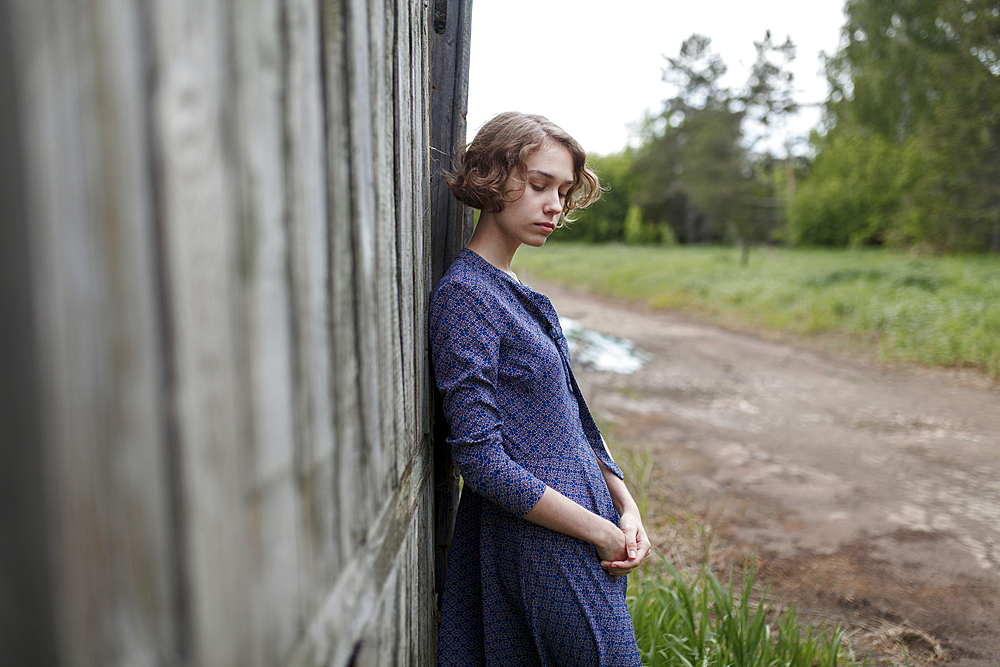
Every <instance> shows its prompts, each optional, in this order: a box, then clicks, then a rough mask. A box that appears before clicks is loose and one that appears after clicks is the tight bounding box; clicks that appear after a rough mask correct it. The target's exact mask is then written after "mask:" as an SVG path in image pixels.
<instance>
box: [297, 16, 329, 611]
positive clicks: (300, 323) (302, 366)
mask: <svg viewBox="0 0 1000 667" xmlns="http://www.w3.org/2000/svg"><path fill="white" fill-rule="evenodd" d="M319 11H320V10H319V6H318V3H317V0H291V1H290V2H289V3H288V4H287V20H286V26H287V33H286V36H285V43H286V45H287V49H288V54H287V65H286V69H287V75H286V79H287V92H286V96H285V97H286V111H285V113H286V118H287V121H286V123H287V130H286V134H287V161H288V164H287V168H286V183H287V184H286V188H285V189H286V193H287V198H288V214H287V219H288V222H287V225H288V234H289V243H290V244H291V252H290V262H291V267H290V268H291V271H290V276H291V286H292V329H293V331H294V333H295V340H294V341H293V350H294V359H295V378H296V383H295V399H294V403H295V407H296V417H295V429H296V436H295V442H296V447H297V448H298V454H297V458H298V475H299V479H300V489H299V492H300V494H301V498H302V500H301V503H302V506H303V516H302V532H301V534H302V547H301V558H302V570H303V571H302V573H301V577H300V578H301V580H302V595H303V596H304V604H305V607H306V608H307V609H308V610H314V609H315V608H316V607H317V606H318V604H319V602H320V600H321V599H322V594H323V592H324V590H325V588H326V587H327V586H330V585H332V584H333V581H334V578H335V576H336V573H337V571H338V569H339V564H340V553H339V550H338V549H337V547H336V543H337V542H336V541H337V539H338V536H339V535H340V528H339V517H338V515H337V512H336V511H335V507H334V499H335V497H336V496H335V487H334V486H333V484H332V482H333V475H332V472H333V469H334V465H335V461H334V460H333V456H334V437H333V412H332V409H331V408H332V402H333V395H332V391H331V381H332V379H331V378H332V376H331V360H332V355H331V349H330V348H331V340H330V333H329V330H330V294H329V289H328V281H327V275H328V267H329V262H330V254H329V253H330V248H329V228H328V219H327V215H328V213H327V205H326V177H327V172H326V164H325V156H326V152H325V150H324V138H325V137H324V127H323V125H324V123H323V98H322V91H323V85H324V82H323V80H322V78H321V77H322V73H323V68H322V61H321V58H322V54H321V44H320V25H319Z"/></svg>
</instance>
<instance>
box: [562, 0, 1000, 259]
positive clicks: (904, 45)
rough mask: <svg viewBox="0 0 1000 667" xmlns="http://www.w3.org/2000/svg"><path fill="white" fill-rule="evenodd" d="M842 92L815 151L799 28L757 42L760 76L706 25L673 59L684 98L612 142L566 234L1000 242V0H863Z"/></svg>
mask: <svg viewBox="0 0 1000 667" xmlns="http://www.w3.org/2000/svg"><path fill="white" fill-rule="evenodd" d="M845 13H846V16H847V20H846V23H845V25H844V26H843V28H842V31H841V42H840V43H841V46H840V48H839V49H838V51H837V52H836V53H835V54H833V55H830V56H827V57H826V64H825V67H826V75H827V79H828V81H829V83H830V93H829V96H828V98H827V100H826V101H825V104H824V105H823V106H824V109H823V123H822V127H821V128H820V129H819V130H815V131H813V132H812V134H811V136H810V137H809V140H808V144H807V146H808V150H807V151H806V154H804V155H803V154H802V151H798V152H796V151H795V150H794V147H793V145H792V143H791V142H789V141H785V142H784V143H782V144H781V145H778V146H776V137H777V136H778V132H777V130H778V129H780V128H781V127H782V125H783V123H784V121H785V119H786V118H787V117H788V115H789V114H792V113H794V112H796V111H797V110H798V103H797V101H796V100H795V97H794V92H795V91H794V80H793V76H792V74H791V72H790V70H789V64H790V63H791V62H792V60H793V59H794V58H795V45H794V44H793V43H792V42H791V40H790V39H786V40H785V41H784V42H778V41H776V40H774V39H773V38H772V35H771V34H770V33H767V34H765V35H764V38H763V39H762V40H761V41H759V42H755V47H756V60H755V62H754V64H753V66H752V67H751V69H750V73H749V77H748V79H747V81H746V82H745V84H744V85H743V86H741V87H739V88H736V89H734V88H731V87H727V86H725V85H723V77H724V75H725V73H726V65H725V63H724V62H723V60H722V58H721V57H720V56H719V55H718V54H717V53H716V52H714V51H713V50H712V47H711V42H710V40H709V39H708V38H707V37H704V36H702V35H692V36H691V37H689V38H688V39H687V40H685V41H684V42H683V44H682V45H681V48H680V51H679V53H678V54H677V55H676V56H673V57H668V58H666V63H667V64H666V67H665V68H664V71H663V79H664V81H665V82H666V83H668V84H669V85H670V86H671V90H672V91H673V93H674V94H673V96H672V97H670V98H668V99H666V100H665V101H664V102H663V105H662V109H661V110H660V111H659V112H658V113H655V114H649V115H647V117H646V118H644V119H643V121H642V123H641V130H640V142H639V145H638V146H637V147H630V148H626V149H625V150H623V151H622V152H619V153H616V154H612V155H606V156H596V157H595V158H593V160H592V163H593V166H594V167H595V169H596V170H597V171H598V173H599V175H600V176H601V178H602V181H603V182H604V183H605V184H606V185H607V186H609V188H608V190H607V191H606V192H605V194H604V196H603V198H602V199H601V200H600V201H598V202H597V203H596V204H595V205H593V206H592V207H591V208H590V209H587V210H585V211H582V212H580V213H578V220H577V221H576V222H574V223H573V224H572V225H571V226H570V228H569V229H567V230H565V231H564V232H563V233H561V234H560V235H559V237H560V238H562V239H574V240H586V241H592V242H603V241H622V242H626V243H672V242H676V243H735V244H738V245H740V246H741V247H742V248H743V257H744V260H745V259H746V256H747V253H748V252H749V250H750V248H751V247H752V246H753V245H756V244H760V243H770V244H793V245H826V246H849V245H852V246H857V245H880V246H887V247H897V248H918V249H921V250H928V251H935V252H956V251H985V250H989V251H992V252H1000V6H998V5H997V3H996V2H995V0H848V2H847V4H846V7H845Z"/></svg>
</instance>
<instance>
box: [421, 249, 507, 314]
mask: <svg viewBox="0 0 1000 667" xmlns="http://www.w3.org/2000/svg"><path fill="white" fill-rule="evenodd" d="M470 255H471V253H470V252H469V251H463V252H462V253H460V254H459V255H458V257H456V258H455V261H454V262H452V264H451V266H450V267H448V270H447V271H446V272H445V274H444V276H442V278H441V281H440V282H439V283H438V284H437V286H436V287H435V288H434V289H433V290H432V291H431V313H432V315H433V314H434V313H435V312H437V311H440V310H443V309H449V307H454V306H460V307H462V308H463V309H467V308H470V307H476V308H477V309H478V308H486V309H490V310H491V309H493V308H495V307H496V306H497V305H498V302H500V301H502V300H503V298H504V290H503V289H502V288H503V286H502V285H499V284H498V281H497V280H496V277H495V276H493V275H492V274H491V273H490V272H489V271H488V270H487V267H484V266H481V264H482V260H480V261H478V262H477V261H476V258H475V257H470Z"/></svg>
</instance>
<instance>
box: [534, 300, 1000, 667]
mask: <svg viewBox="0 0 1000 667" xmlns="http://www.w3.org/2000/svg"><path fill="white" fill-rule="evenodd" d="M529 283H531V284H533V285H534V286H535V288H536V289H538V290H539V291H541V292H543V293H545V294H547V295H548V296H549V297H550V298H551V300H552V302H553V304H554V305H555V307H556V310H557V311H558V312H559V314H560V315H561V316H563V317H570V318H572V319H575V320H577V321H579V322H580V323H581V324H583V325H584V326H586V327H589V328H591V329H594V330H596V331H599V332H602V333H606V334H612V335H615V336H619V337H624V338H628V339H630V340H631V341H633V342H634V343H635V345H636V346H637V347H638V348H639V349H640V350H642V351H643V352H645V353H646V354H648V355H649V360H648V362H647V363H646V365H645V366H644V368H643V369H642V370H640V371H638V372H636V373H634V374H632V375H621V374H615V373H607V372H588V371H586V370H584V369H580V370H579V375H578V378H579V380H580V383H581V385H582V387H583V390H584V393H585V394H586V396H587V398H588V402H589V403H590V405H591V407H592V408H594V409H595V411H596V412H597V413H598V414H599V415H600V417H601V418H603V420H605V421H606V422H610V424H611V427H610V430H611V431H612V435H613V436H614V439H615V441H616V442H617V445H618V447H619V448H620V449H626V448H627V449H631V450H633V451H639V450H641V449H643V448H645V447H649V448H651V450H652V452H653V470H652V479H651V483H650V486H651V487H659V490H660V493H657V494H654V495H656V496H657V497H667V496H669V497H672V498H675V499H683V500H682V504H683V506H684V507H687V508H689V509H690V510H691V511H693V512H695V513H697V514H698V515H700V516H702V517H706V518H707V519H708V520H709V521H710V523H711V527H712V530H713V532H714V534H715V535H716V537H715V538H714V539H715V541H716V542H717V543H719V544H718V545H716V546H719V547H724V548H726V549H731V550H732V552H733V553H734V554H747V553H749V552H751V551H753V550H754V549H755V548H756V550H757V553H758V577H759V578H760V579H762V580H763V581H764V583H766V584H772V585H773V589H772V593H771V597H772V598H774V599H776V600H778V601H781V602H787V603H791V602H794V603H796V604H797V605H798V606H799V607H800V608H801V609H802V610H803V611H804V612H806V613H807V614H815V615H817V616H819V617H823V618H829V619H833V620H835V621H838V622H843V621H845V620H847V621H849V622H850V623H854V624H856V625H859V626H860V625H864V626H867V627H869V628H871V627H875V626H879V625H881V624H883V623H887V625H886V627H889V626H892V627H894V628H896V630H897V631H898V629H899V628H910V629H911V630H912V632H911V633H910V636H909V637H907V638H906V643H907V644H908V645H909V647H910V650H911V651H912V652H913V653H914V655H915V656H918V657H919V655H918V654H921V653H922V657H923V658H924V659H928V658H930V650H929V649H930V645H929V644H927V642H926V641H925V640H924V639H922V638H921V636H920V631H923V632H926V633H928V634H927V635H926V636H927V637H929V638H930V639H932V640H936V641H939V642H940V643H941V644H942V645H943V647H944V650H945V657H944V658H943V660H942V659H937V664H947V665H961V666H963V667H972V666H977V667H978V666H986V665H990V666H994V665H1000V390H998V388H997V386H996V385H995V384H992V383H990V382H988V381H985V380H984V379H983V378H978V379H977V378H976V377H975V376H971V377H970V376H958V375H956V374H955V373H950V372H947V371H928V370H921V369H913V368H889V367H886V366H884V365H880V364H876V363H874V362H872V361H871V360H867V359H865V358H864V357H863V356H862V355H858V354H852V353H846V352H844V353H834V352H829V351H822V350H820V349H819V348H818V347H817V346H815V345H812V344H809V345H804V344H801V343H798V342H795V341H787V340H785V341H782V340H770V339H767V338H764V337H761V336H757V335H749V334H743V333H736V332H732V331H727V330H725V329H721V328H718V327H714V326H711V325H707V324H704V323H700V322H698V321H697V320H695V319H692V318H689V317H686V316H683V315H676V314H670V313H665V312H659V311H652V310H650V309H648V308H645V307H642V306H637V305H634V304H629V303H626V302H622V301H616V300H612V299H607V298H603V297H595V296H592V295H589V294H585V293H582V292H574V291H571V290H567V289H564V288H558V287H556V286H554V285H551V284H546V283H541V282H538V281H530V280H529ZM655 507H656V506H655V505H654V507H653V508H651V510H650V512H654V511H656V509H655ZM661 507H662V506H661ZM662 511H664V512H666V511H668V510H665V509H664V510H662ZM647 523H648V524H651V525H655V524H656V523H657V517H647ZM654 532H655V531H654ZM655 539H656V538H654V541H655ZM659 546H660V547H661V548H662V547H664V546H665V545H659ZM734 564H736V565H738V563H734ZM918 662H921V661H918Z"/></svg>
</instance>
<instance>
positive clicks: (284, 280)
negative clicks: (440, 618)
mask: <svg viewBox="0 0 1000 667" xmlns="http://www.w3.org/2000/svg"><path fill="white" fill-rule="evenodd" d="M430 26H431V21H430V18H429V8H428V6H427V5H426V3H425V2H423V0H398V1H394V0H247V2H237V3H234V2H232V1H231V0H152V1H151V2H149V3H140V2H137V1H136V0H93V1H92V2H90V3H86V4H78V3H66V2H62V1H60V0H12V2H10V3H6V4H5V5H4V7H3V8H2V13H0V36H4V35H13V36H15V38H14V39H11V40H10V41H9V43H5V44H4V49H5V50H3V51H0V82H4V83H8V82H9V84H10V85H9V86H7V89H10V90H12V91H13V94H12V95H11V96H10V97H9V98H8V100H6V101H5V102H4V103H0V120H4V121H9V122H7V123H6V124H5V125H4V127H3V128H2V129H0V157H2V158H4V160H5V162H6V161H9V165H8V164H5V165H4V171H3V173H4V174H5V175H8V174H10V175H16V176H17V179H14V178H11V179H10V180H7V179H5V182H4V184H3V185H4V187H3V188H0V210H2V211H3V212H5V213H6V212H12V213H14V214H15V215H17V216H19V218H18V219H19V220H20V221H21V222H20V224H17V225H13V226H10V227H8V228H5V229H4V235H3V236H2V237H0V238H3V239H4V240H5V241H9V243H5V244H4V247H3V248H2V249H0V257H2V258H3V260H4V266H3V267H2V268H3V270H2V271H0V288H3V289H4V290H7V289H8V288H12V289H16V290H17V291H18V292H19V293H21V294H23V295H24V297H23V298H21V299H6V296H5V300H4V301H3V304H4V307H5V312H6V311H7V310H9V311H10V312H12V313H14V314H16V315H17V316H18V317H19V318H21V319H22V320H24V323H23V324H21V323H19V324H18V326H14V327H8V329H7V331H5V332H4V336H5V337H4V338H3V340H4V341H9V342H10V344H11V349H10V350H5V351H4V354H3V355H0V360H2V361H3V364H4V366H3V368H4V369H5V370H10V372H9V373H4V377H3V378H2V379H0V388H2V390H3V392H4V393H3V395H4V396H8V395H10V393H11V392H13V391H16V390H20V391H22V392H24V396H26V397H28V399H26V401H22V402H20V403H16V402H12V403H11V404H12V405H20V406H23V407H25V408H29V409H24V410H17V411H8V412H10V414H11V415H15V412H16V413H17V414H16V420H17V421H16V423H14V424H13V427H12V428H11V429H10V431H9V433H13V434H17V435H18V440H17V441H16V442H14V443H13V445H14V446H13V447H12V448H11V449H9V450H8V449H7V448H6V446H5V448H4V452H3V455H2V456H0V463H4V464H9V465H10V466H11V467H12V469H11V470H10V471H3V476H0V481H6V480H36V482H37V483H33V484H21V483H20V482H18V484H11V485H9V486H7V485H5V488H4V489H2V495H0V498H3V499H8V498H10V499H14V500H15V501H16V502H18V503H30V504H31V506H32V510H31V511H26V512H21V513H17V514H15V513H13V512H9V511H6V509H5V510H4V511H2V512H0V540H2V542H3V543H4V544H9V543H12V542H11V541H12V540H14V539H15V538H16V540H17V541H16V544H17V547H16V548H15V549H13V550H8V551H5V552H4V553H3V554H0V619H7V618H9V617H11V614H12V613H13V612H12V611H11V610H12V609H17V610H18V618H19V619H23V620H19V621H18V623H19V625H18V626H17V627H18V632H17V633H16V634H17V637H15V633H13V632H11V633H8V632H7V629H6V628H5V629H4V631H3V632H2V633H0V664H28V663H30V662H38V661H39V660H41V661H42V662H44V663H45V664H54V665H147V664H148V665H213V666H215V665H220V666H232V667H237V666H238V667H245V666H249V667H254V666H257V665H335V666H341V665H348V664H351V663H353V664H377V665H404V664H405V665H409V664H431V663H433V662H434V656H435V652H436V623H435V620H434V618H435V615H434V604H435V602H434V589H433V581H434V579H433V567H434V508H433V504H434V458H433V454H434V446H433V443H432V437H431V432H430V431H431V414H432V410H431V406H432V396H433V392H432V389H431V384H430V370H429V364H428V361H427V334H426V327H427V298H428V293H429V290H430V284H431V266H432V261H431V260H432V257H433V250H432V248H431V238H432V235H431V226H430V221H431V213H432V210H431V209H432V202H431V197H430V170H429V160H430V157H429V152H430V146H431V139H430V129H431V116H432V111H431V109H430V101H431V99H430V93H429V91H430V84H429V80H428V79H429V76H430V61H431V42H430V39H429V35H428V31H429V30H430ZM447 123H448V124H451V121H450V120H448V121H447ZM8 167H10V168H8ZM15 182H16V183H19V184H20V187H17V188H10V187H7V185H8V184H10V183H15ZM15 385H16V386H15ZM8 412H5V413H3V414H5V415H6V414H8ZM6 444H7V443H5V445H6ZM19 519H23V520H24V521H26V522H27V523H26V524H24V525H22V523H20V522H19ZM29 562H34V563H36V567H34V568H32V569H30V570H28V571H25V570H24V568H23V566H24V565H25V564H26V563H29ZM16 577H24V578H25V579H26V581H28V582H30V583H31V586H30V587H29V586H24V585H20V584H19V583H18V582H15V581H14V579H15V578H16ZM26 629H30V630H31V631H30V632H25V630H26Z"/></svg>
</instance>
